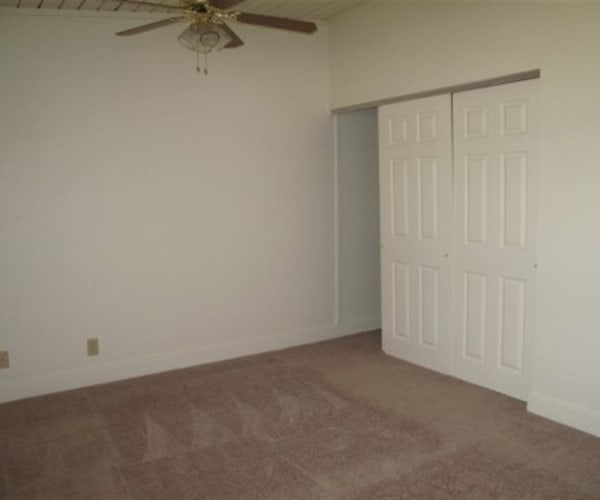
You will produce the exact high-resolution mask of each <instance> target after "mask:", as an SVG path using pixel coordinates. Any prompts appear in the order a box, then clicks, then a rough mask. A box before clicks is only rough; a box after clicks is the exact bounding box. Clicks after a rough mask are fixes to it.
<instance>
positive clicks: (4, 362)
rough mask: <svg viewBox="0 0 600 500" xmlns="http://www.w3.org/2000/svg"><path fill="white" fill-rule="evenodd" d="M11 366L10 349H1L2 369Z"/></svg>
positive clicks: (0, 362)
mask: <svg viewBox="0 0 600 500" xmlns="http://www.w3.org/2000/svg"><path fill="white" fill-rule="evenodd" d="M9 366H10V359H9V358H8V351H0V370H1V369H2V368H8V367H9Z"/></svg>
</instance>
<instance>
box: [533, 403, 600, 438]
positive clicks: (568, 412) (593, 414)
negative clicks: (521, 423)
mask: <svg viewBox="0 0 600 500" xmlns="http://www.w3.org/2000/svg"><path fill="white" fill-rule="evenodd" d="M527 410H528V411H530V412H531V413H535V414H536V415H539V416H540V417H545V418H547V419H549V420H554V421H555V422H559V423H561V424H565V425H568V426H569V427H573V428H575V429H578V430H580V431H584V432H588V433H589V434H593V435H594V436H598V437H600V412H598V411H596V410H591V409H590V408H586V407H585V406H580V405H578V404H575V403H572V402H570V401H565V400H563V399H558V398H555V397H553V396H549V395H548V394H543V393H540V392H533V393H531V394H530V396H529V400H528V402H527Z"/></svg>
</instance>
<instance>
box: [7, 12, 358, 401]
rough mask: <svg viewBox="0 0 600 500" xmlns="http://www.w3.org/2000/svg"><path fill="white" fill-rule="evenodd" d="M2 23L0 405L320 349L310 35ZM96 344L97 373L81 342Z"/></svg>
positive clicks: (44, 20)
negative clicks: (199, 49)
mask: <svg viewBox="0 0 600 500" xmlns="http://www.w3.org/2000/svg"><path fill="white" fill-rule="evenodd" d="M155 19H156V18H155V17H154V18H152V17H150V18H149V17H148V15H146V16H145V17H144V16H135V15H131V17H130V18H124V17H116V16H113V17H111V16H107V15H96V16H94V15H92V16H73V17H58V16H56V15H54V16H51V15H15V14H14V13H10V14H7V13H6V12H5V13H4V14H2V15H0V67H1V68H2V70H1V71H2V74H1V78H0V87H1V90H0V109H1V113H2V119H1V120H0V142H1V147H0V349H8V350H9V351H10V355H11V368H10V369H9V370H2V371H0V400H6V399H14V398H16V397H22V396H27V395H31V394H34V393H38V392H47V391H52V390H58V389H64V388H68V387H75V386H78V385H85V384H88V383H96V382H101V381H104V380H109V379H113V378H122V377H127V376H132V375H136V374H140V373H145V372H151V371H156V370H161V369H166V368H174V367H178V366H183V365H185V364H193V363H197V362H202V361H211V360H213V359H220V358H224V357H229V356H234V355H241V354H247V353H251V352H256V351H260V350H264V349H269V348H275V347H285V346H287V345H293V344H297V343H301V342H306V341H309V340H319V339H323V338H327V337H330V336H333V335H339V334H340V333H349V332H350V331H351V330H352V329H351V328H349V329H347V330H345V331H344V332H342V331H341V330H340V329H339V328H338V326H337V325H336V324H335V322H334V320H335V283H334V275H335V273H334V270H335V259H336V256H335V255H334V248H335V245H334V234H335V230H334V223H335V220H334V207H335V202H334V186H333V179H334V176H333V175H332V173H333V127H332V118H331V116H330V114H329V103H328V88H327V87H328V64H329V62H328V49H327V33H326V30H324V29H321V30H320V31H319V32H318V33H317V34H316V35H314V36H304V35H298V34H289V33H284V32H281V31H277V30H268V29H261V28H254V27H247V26H236V30H237V31H238V32H239V34H240V36H242V37H243V38H244V39H245V40H246V46H245V47H243V48H240V49H236V50H232V51H227V50H225V51H223V52H221V53H219V54H215V55H212V56H210V57H209V61H208V62H209V76H208V77H206V76H201V75H198V74H197V73H196V71H195V64H196V61H195V57H194V54H193V53H191V52H189V51H186V50H184V49H183V48H181V47H180V46H179V45H178V43H177V41H176V36H177V34H178V33H179V32H180V31H181V30H182V29H183V28H184V26H173V27H169V28H163V29H161V30H156V31H153V32H149V33H145V34H143V35H139V36H136V37H129V38H118V37H116V36H114V33H115V32H117V31H119V30H122V29H125V28H128V27H132V26H136V25H139V24H144V23H146V22H150V21H152V20H155ZM87 337H99V339H100V353H101V355H100V356H99V357H98V358H87V357H86V356H85V339H86V338H87Z"/></svg>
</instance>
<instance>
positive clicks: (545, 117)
mask: <svg viewBox="0 0 600 500" xmlns="http://www.w3.org/2000/svg"><path fill="white" fill-rule="evenodd" d="M599 26H600V5H598V4H596V5H593V4H569V5H567V4H510V3H502V4H500V3H499V4H495V5H483V4H455V5H443V4H429V5H417V4H401V3H397V2H382V3H381V4H380V5H378V6H377V7H374V8H372V9H369V10H366V11H364V12H361V13H357V14H356V15H352V16H347V17H345V18H342V19H340V20H339V21H338V22H336V23H334V24H333V26H332V27H331V30H330V37H331V45H332V49H331V50H332V56H331V57H332V75H331V88H332V101H333V106H334V107H343V106H351V105H355V104H360V103H364V102H369V101H374V100H378V99H383V98H388V97H393V96H401V95H407V94H411V93H415V92H420V91H426V90H432V89H437V88H442V87H445V86H450V85H457V84H463V83H468V82H472V81H477V80H482V79H487V78H491V77H497V76H502V75H506V74H511V73H516V72H520V71H526V70H532V69H537V68H539V69H541V89H542V90H541V92H542V96H541V107H542V116H541V145H540V146H541V153H542V155H541V165H540V177H541V178H540V186H539V190H540V213H541V215H540V227H539V232H540V251H539V262H540V264H541V267H540V269H539V276H538V290H539V292H538V304H537V315H536V338H535V365H534V381H533V390H532V393H531V397H530V399H529V408H530V410H532V411H534V412H537V413H540V414H542V415H545V416H547V417H550V418H553V419H556V420H559V421H562V422H564V423H567V424H569V425H573V426H575V427H578V428H580V429H583V430H587V431H589V432H592V433H594V434H596V435H600V390H599V385H598V381H600V362H599V358H598V355H599V353H600V307H598V305H599V304H600V259H598V255H599V254H600V231H598V229H597V224H598V223H597V220H598V217H599V216H600V196H599V194H598V187H599V186H600V168H599V166H598V165H599V161H600V140H599V138H600V92H599V91H598V89H600V58H599V57H598V50H599V49H600V29H599V28H598V27H599Z"/></svg>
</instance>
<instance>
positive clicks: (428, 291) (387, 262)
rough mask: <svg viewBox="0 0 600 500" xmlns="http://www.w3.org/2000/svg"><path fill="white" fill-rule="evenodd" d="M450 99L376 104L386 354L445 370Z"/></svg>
mask: <svg viewBox="0 0 600 500" xmlns="http://www.w3.org/2000/svg"><path fill="white" fill-rule="evenodd" d="M450 106H451V99H450V96H449V95H440V96H435V97H430V98H426V99H419V100H414V101H406V102H401V103H396V104H391V105H387V106H383V107H381V108H379V134H380V198H381V244H382V255H381V265H382V322H383V332H384V334H383V348H384V350H385V352H387V353H389V354H391V355H393V356H397V357H399V358H402V359H404V360H406V361H410V362H413V363H417V364H419V365H422V366H426V367H428V368H432V369H434V370H438V371H442V372H447V371H448V370H449V368H450V360H451V356H452V350H453V343H452V338H451V336H450V333H451V326H452V321H451V317H450V313H451V303H452V277H451V269H450V264H449V262H450V258H449V257H450V251H451V247H452V175H451V168H452V143H451V126H452V124H451V121H452V120H451V108H450Z"/></svg>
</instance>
